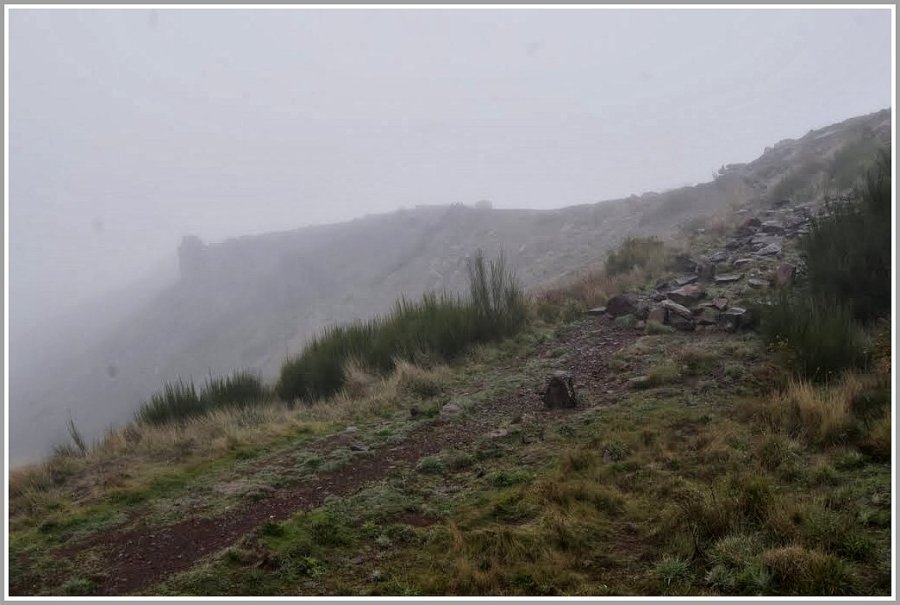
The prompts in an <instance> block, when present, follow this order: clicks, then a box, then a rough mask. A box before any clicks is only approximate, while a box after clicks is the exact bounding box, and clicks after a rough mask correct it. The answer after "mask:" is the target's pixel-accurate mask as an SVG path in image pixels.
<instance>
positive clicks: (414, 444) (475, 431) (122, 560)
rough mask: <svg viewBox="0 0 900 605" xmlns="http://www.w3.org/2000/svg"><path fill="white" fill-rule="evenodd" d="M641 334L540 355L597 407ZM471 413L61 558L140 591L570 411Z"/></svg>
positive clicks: (99, 539)
mask: <svg viewBox="0 0 900 605" xmlns="http://www.w3.org/2000/svg"><path fill="white" fill-rule="evenodd" d="M638 336H639V333H638V332H637V331H635V330H633V329H622V328H618V327H616V326H615V325H614V324H613V323H612V322H611V321H609V320H608V319H606V318H588V319H585V320H584V321H580V322H576V323H575V324H573V325H571V326H569V327H568V328H566V329H565V330H564V331H563V333H562V334H561V335H560V337H559V338H558V339H554V340H553V341H551V342H549V343H545V344H544V345H542V346H540V347H539V348H538V349H537V350H536V351H535V354H536V355H538V356H543V357H548V356H552V354H553V351H555V350H559V349H563V350H565V351H566V358H567V360H568V361H567V362H565V363H562V361H561V366H564V367H565V368H566V369H568V370H569V371H571V372H572V373H573V374H574V375H575V379H576V385H577V388H578V389H579V391H580V392H582V393H583V394H585V395H587V396H588V400H590V401H592V402H593V404H594V405H597V404H602V403H603V402H604V400H607V399H608V398H609V397H611V396H613V395H615V394H616V393H617V392H620V391H621V389H623V388H624V381H625V378H624V376H622V374H621V373H619V372H610V371H609V370H608V367H607V360H608V359H609V358H610V357H611V356H612V355H613V354H614V353H615V352H616V351H618V350H620V349H621V348H622V347H623V346H625V345H627V344H629V343H631V342H633V341H634V340H635V339H636V338H637V337H638ZM538 386H539V385H535V388H536V387H538ZM473 412H474V413H469V414H467V415H465V416H464V417H461V418H459V419H450V420H444V419H442V420H440V421H438V422H436V423H435V424H432V425H429V426H426V427H423V428H421V429H418V430H416V431H414V432H412V433H411V434H410V435H409V436H408V437H407V438H406V439H405V440H404V441H403V442H401V443H399V444H391V445H389V446H384V447H381V448H378V449H374V450H371V452H370V455H368V456H365V457H358V458H355V459H354V462H353V463H352V464H350V465H348V466H346V467H343V468H340V469H337V470H335V471H332V472H328V473H322V474H320V475H317V476H316V477H313V478H311V479H309V480H305V481H303V482H301V483H299V484H297V485H294V486H291V487H287V488H284V489H281V490H279V491H277V492H275V493H273V494H271V495H270V496H268V497H267V498H265V499H263V500H260V501H256V502H253V503H247V504H246V505H243V506H241V507H240V508H237V509H235V510H232V511H229V512H228V513H226V514H224V515H222V516H220V517H217V518H213V519H209V518H190V519H186V520H184V521H182V522H180V523H176V524H174V525H168V526H154V527H150V526H137V527H129V528H124V529H113V530H109V531H106V532H101V533H99V534H97V535H94V536H90V537H88V538H86V539H84V540H82V541H80V542H78V543H76V544H72V545H68V546H65V547H63V548H62V549H60V550H59V551H57V555H59V556H61V557H65V556H72V555H74V554H76V553H79V552H83V551H85V550H95V551H96V552H97V553H98V554H99V555H100V556H101V558H102V559H103V560H104V566H103V567H104V569H105V570H106V571H107V573H106V575H105V576H104V578H103V579H102V580H101V581H100V583H99V586H98V589H97V593H96V594H98V595H125V594H131V593H135V592H138V591H140V590H142V589H145V588H147V587H150V586H152V585H154V584H156V583H158V582H160V581H162V580H164V579H166V578H167V577H169V576H171V575H173V574H176V573H179V572H183V571H186V570H188V569H190V568H191V567H193V566H194V565H195V564H196V563H197V562H198V561H199V560H200V559H202V558H204V557H206V556H208V555H211V554H212V553H215V552H217V551H219V550H222V549H223V548H226V547H228V546H229V545H231V544H234V543H235V542H237V541H238V540H239V539H240V538H241V537H243V536H245V535H246V534H248V533H250V532H251V531H253V530H254V529H255V528H257V527H259V526H260V525H262V524H263V523H265V522H267V521H275V522H277V521H283V520H285V519H287V518H289V517H291V516H292V515H293V514H295V513H297V512H299V511H306V510H312V509H315V508H317V507H319V506H321V505H322V504H323V502H324V501H325V499H326V498H327V497H329V496H339V497H343V496H349V495H352V494H353V493H355V492H357V491H359V490H360V489H362V488H363V487H365V486H366V485H368V484H371V483H374V482H377V481H380V480H383V479H384V478H386V477H387V476H388V475H389V474H390V473H391V472H394V471H395V470H396V469H400V468H404V467H411V466H413V465H414V464H415V463H416V462H417V461H418V460H419V459H421V458H422V457H423V456H428V455H431V454H435V453H437V452H439V451H440V450H442V449H445V448H466V447H467V446H472V445H474V444H475V443H477V442H478V441H479V440H480V439H482V438H484V436H485V435H486V434H487V433H489V432H490V431H491V430H494V429H496V428H497V427H498V426H500V425H502V424H503V423H507V422H509V421H510V420H512V419H514V418H515V417H517V416H520V415H522V414H523V413H526V412H527V413H531V414H534V415H535V417H536V422H539V423H547V422H549V421H551V420H552V419H553V418H554V417H559V416H561V415H566V414H567V411H560V410H552V411H551V410H545V409H543V406H542V404H541V402H540V400H539V398H538V396H537V394H536V393H534V392H533V391H529V390H526V389H518V390H515V391H511V392H508V393H506V394H504V395H502V396H500V397H499V398H497V399H494V400H492V401H489V402H486V403H484V404H482V405H480V406H479V407H478V409H477V410H474V411H473ZM333 439H334V438H333V437H332V438H327V439H326V440H324V441H325V442H326V443H329V442H333ZM282 457H283V456H282ZM270 462H273V461H270ZM275 462H276V464H277V461H275Z"/></svg>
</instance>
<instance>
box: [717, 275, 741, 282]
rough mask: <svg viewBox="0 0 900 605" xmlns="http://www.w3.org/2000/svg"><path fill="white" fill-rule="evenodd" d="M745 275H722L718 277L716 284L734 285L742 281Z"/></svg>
mask: <svg viewBox="0 0 900 605" xmlns="http://www.w3.org/2000/svg"><path fill="white" fill-rule="evenodd" d="M743 277H744V274H743V273H723V274H722V275H716V283H717V284H733V283H734V282H736V281H740V280H741V279H743Z"/></svg>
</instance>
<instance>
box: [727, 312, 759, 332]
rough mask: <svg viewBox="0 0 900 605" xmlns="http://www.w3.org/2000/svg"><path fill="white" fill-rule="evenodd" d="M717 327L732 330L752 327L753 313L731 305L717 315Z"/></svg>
mask: <svg viewBox="0 0 900 605" xmlns="http://www.w3.org/2000/svg"><path fill="white" fill-rule="evenodd" d="M719 327H720V328H722V329H724V330H728V331H729V332H734V331H736V330H738V329H745V328H751V327H753V314H752V313H751V312H750V311H748V310H747V309H744V308H743V307H731V308H730V309H728V310H727V311H725V312H724V313H722V314H721V315H720V316H719Z"/></svg>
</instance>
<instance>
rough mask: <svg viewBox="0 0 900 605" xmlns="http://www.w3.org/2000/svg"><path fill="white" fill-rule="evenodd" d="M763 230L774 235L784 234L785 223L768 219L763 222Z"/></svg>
mask: <svg viewBox="0 0 900 605" xmlns="http://www.w3.org/2000/svg"><path fill="white" fill-rule="evenodd" d="M761 229H762V232H763V233H769V234H772V235H784V225H782V224H781V223H779V222H778V221H766V222H764V223H763V224H762V227H761Z"/></svg>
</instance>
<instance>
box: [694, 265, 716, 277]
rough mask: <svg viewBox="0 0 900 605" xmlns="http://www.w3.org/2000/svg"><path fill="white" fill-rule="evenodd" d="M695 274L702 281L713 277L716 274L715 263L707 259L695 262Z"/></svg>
mask: <svg viewBox="0 0 900 605" xmlns="http://www.w3.org/2000/svg"><path fill="white" fill-rule="evenodd" d="M697 276H698V277H699V278H700V279H702V280H704V281H709V280H711V279H712V278H714V277H715V276H716V263H713V262H709V261H700V262H699V263H697Z"/></svg>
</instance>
